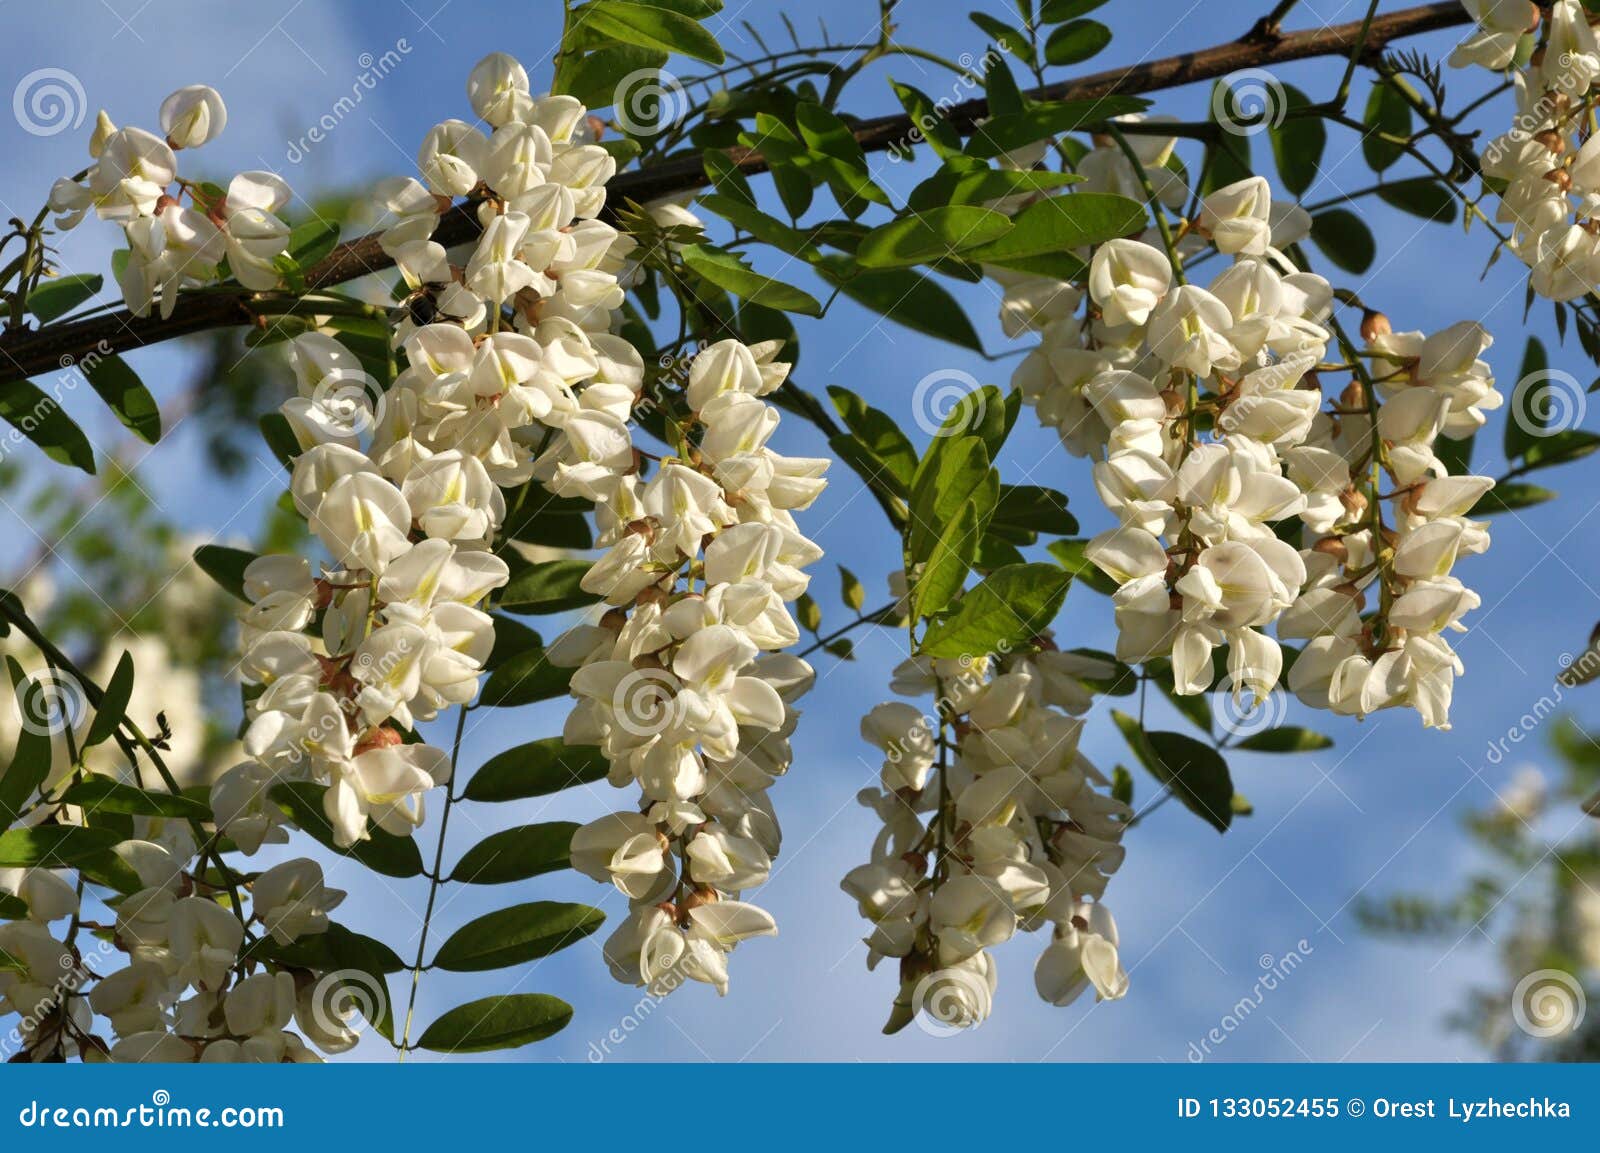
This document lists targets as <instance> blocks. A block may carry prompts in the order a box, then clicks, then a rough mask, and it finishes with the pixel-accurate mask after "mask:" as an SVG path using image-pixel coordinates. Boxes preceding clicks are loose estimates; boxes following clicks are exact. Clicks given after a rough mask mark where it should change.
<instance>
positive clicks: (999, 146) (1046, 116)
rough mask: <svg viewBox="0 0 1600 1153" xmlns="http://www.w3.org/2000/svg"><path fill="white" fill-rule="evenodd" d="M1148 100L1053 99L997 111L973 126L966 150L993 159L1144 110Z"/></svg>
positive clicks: (967, 152) (1106, 97) (1134, 97)
mask: <svg viewBox="0 0 1600 1153" xmlns="http://www.w3.org/2000/svg"><path fill="white" fill-rule="evenodd" d="M1148 107H1150V102H1149V101H1148V100H1141V99H1139V98H1138V97H1137V96H1101V97H1099V98H1098V99H1095V100H1051V101H1047V102H1044V103H1040V104H1030V105H1028V106H1027V107H1025V108H1019V109H1017V110H1016V111H1014V112H1009V113H1004V114H997V115H995V116H992V117H990V118H989V119H988V120H985V121H984V122H983V123H982V124H980V125H978V126H977V127H976V128H974V129H973V130H972V138H971V139H970V140H968V141H967V148H966V154H967V155H968V156H972V157H976V158H978V159H985V160H988V159H993V158H994V157H996V156H1001V155H1003V154H1005V153H1007V152H1012V151H1015V150H1016V149H1018V148H1022V147H1024V146H1026V145H1029V144H1032V143H1034V142H1035V141H1039V140H1044V139H1045V138H1046V137H1052V136H1060V135H1062V134H1063V133H1067V132H1077V131H1080V130H1081V129H1084V128H1086V127H1089V126H1091V125H1095V124H1101V123H1104V122H1105V121H1107V120H1111V119H1114V118H1115V117H1118V116H1127V115H1130V114H1132V113H1135V112H1142V111H1144V110H1145V109H1146V108H1148Z"/></svg>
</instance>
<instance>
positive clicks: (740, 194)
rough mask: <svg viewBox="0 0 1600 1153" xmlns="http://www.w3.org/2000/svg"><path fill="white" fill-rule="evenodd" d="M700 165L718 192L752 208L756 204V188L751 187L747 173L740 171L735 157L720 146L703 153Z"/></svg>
mask: <svg viewBox="0 0 1600 1153" xmlns="http://www.w3.org/2000/svg"><path fill="white" fill-rule="evenodd" d="M700 165H701V167H703V168H704V169H705V170H706V178H707V179H708V180H710V181H711V187H712V188H714V189H715V190H716V194H720V195H721V196H724V197H726V198H727V199H729V200H733V201H737V202H738V203H740V204H744V205H747V206H748V207H750V208H754V207H755V206H756V194H755V190H754V189H752V188H751V187H750V181H749V180H748V179H746V178H745V174H744V173H743V172H741V171H739V165H738V164H737V163H736V162H735V161H734V159H733V157H731V156H729V155H728V154H727V153H726V152H724V151H722V149H720V148H708V149H707V150H706V151H705V152H704V153H702V154H701V157H700ZM701 199H702V200H704V199H706V198H705V197H702V198H701Z"/></svg>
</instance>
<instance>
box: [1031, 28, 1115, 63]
mask: <svg viewBox="0 0 1600 1153" xmlns="http://www.w3.org/2000/svg"><path fill="white" fill-rule="evenodd" d="M1110 43H1111V29H1109V28H1107V27H1106V26H1105V25H1104V24H1102V23H1100V22H1099V21H1098V20H1071V21H1068V22H1067V23H1065V24H1062V25H1061V26H1060V27H1058V28H1055V29H1053V30H1052V31H1051V33H1050V39H1048V40H1046V41H1045V42H1044V60H1045V63H1046V64H1057V65H1061V64H1081V63H1083V61H1085V60H1087V59H1089V57H1091V56H1093V55H1095V54H1096V53H1098V52H1099V51H1100V50H1101V49H1102V48H1104V47H1105V46H1106V45H1107V44H1110Z"/></svg>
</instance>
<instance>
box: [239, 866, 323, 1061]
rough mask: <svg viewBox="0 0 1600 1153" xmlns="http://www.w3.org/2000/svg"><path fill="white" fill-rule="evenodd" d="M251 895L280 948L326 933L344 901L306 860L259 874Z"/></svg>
mask: <svg viewBox="0 0 1600 1153" xmlns="http://www.w3.org/2000/svg"><path fill="white" fill-rule="evenodd" d="M250 894H251V905H252V910H251V911H252V912H253V913H254V914H255V916H256V918H257V919H258V920H259V921H260V922H261V924H262V926H263V927H264V928H265V929H266V931H267V932H269V933H271V934H272V936H273V938H274V939H275V940H276V941H277V942H278V943H279V944H280V945H288V944H292V943H293V942H294V941H297V940H298V939H300V938H301V937H306V936H311V935H313V934H316V933H323V932H326V931H327V929H328V913H329V912H330V911H331V910H333V909H336V908H338V907H339V905H340V903H341V902H343V900H344V898H345V894H344V891H343V890H342V889H330V888H328V887H327V886H325V885H324V884H323V883H322V866H321V865H319V864H317V863H316V862H315V861H312V860H309V859H307V858H305V857H297V858H295V859H294V860H292V861H285V862H283V863H282V864H281V865H274V866H273V867H272V868H270V869H268V870H267V871H266V872H264V873H262V874H261V875H260V876H259V877H257V878H256V880H255V883H254V884H253V885H252V886H251V888H250ZM238 1031H239V1030H235V1032H238Z"/></svg>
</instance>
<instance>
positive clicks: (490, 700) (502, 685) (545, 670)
mask: <svg viewBox="0 0 1600 1153" xmlns="http://www.w3.org/2000/svg"><path fill="white" fill-rule="evenodd" d="M571 681H572V670H571V669H564V668H561V667H560V666H558V665H553V664H551V663H550V661H549V659H548V658H547V657H546V655H545V651H544V649H542V648H539V649H527V650H524V651H523V652H519V653H516V654H514V655H513V656H511V657H510V658H509V659H507V660H506V661H505V662H504V663H503V664H497V665H496V667H495V670H494V671H493V672H492V673H490V674H489V679H488V680H486V681H484V682H483V691H482V693H481V694H480V695H479V697H478V703H479V704H482V705H488V706H490V707H491V708H502V709H509V708H516V707H517V706H519V705H531V704H534V703H536V702H538V701H548V700H554V699H555V698H556V697H561V696H565V695H566V693H567V685H568V684H569V683H571Z"/></svg>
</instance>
